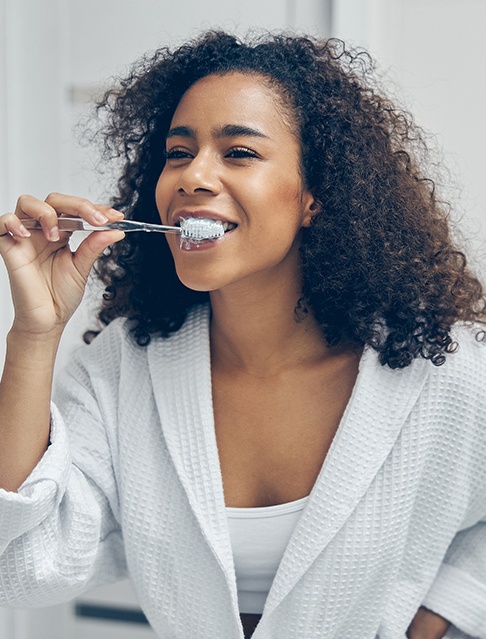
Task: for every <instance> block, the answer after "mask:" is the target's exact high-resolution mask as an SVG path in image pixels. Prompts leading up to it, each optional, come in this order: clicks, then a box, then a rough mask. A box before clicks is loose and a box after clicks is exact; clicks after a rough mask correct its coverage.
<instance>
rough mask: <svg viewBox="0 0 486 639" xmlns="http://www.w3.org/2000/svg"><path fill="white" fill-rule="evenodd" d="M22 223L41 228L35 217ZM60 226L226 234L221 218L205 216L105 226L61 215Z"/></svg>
mask: <svg viewBox="0 0 486 639" xmlns="http://www.w3.org/2000/svg"><path fill="white" fill-rule="evenodd" d="M22 224H23V225H24V226H25V228H27V229H40V228H41V225H40V222H39V220H34V219H33V218H25V219H22ZM58 228H59V230H60V231H107V230H119V231H124V232H125V233H130V232H132V231H145V232H146V233H172V234H175V235H180V236H181V239H185V240H189V241H193V242H200V241H203V240H213V239H216V238H218V237H222V236H223V235H224V227H223V223H222V222H221V221H219V220H209V219H204V218H187V219H183V218H181V225H180V226H164V225H163V224H149V223H147V222H137V221H135V220H121V221H117V222H109V223H108V224H104V225H103V226H93V225H92V224H89V223H88V222H86V221H85V220H83V219H82V218H80V217H60V218H58Z"/></svg>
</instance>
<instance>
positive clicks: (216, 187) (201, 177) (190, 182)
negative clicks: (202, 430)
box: [178, 152, 221, 195]
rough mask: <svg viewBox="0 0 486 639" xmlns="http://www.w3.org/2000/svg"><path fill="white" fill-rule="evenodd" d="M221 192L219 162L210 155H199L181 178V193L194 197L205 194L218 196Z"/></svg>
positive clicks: (179, 188) (185, 168)
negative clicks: (201, 193) (196, 194)
mask: <svg viewBox="0 0 486 639" xmlns="http://www.w3.org/2000/svg"><path fill="white" fill-rule="evenodd" d="M220 190H221V184H220V180H219V176H218V171H217V162H216V161H214V160H213V159H212V158H211V156H210V153H203V152H200V153H198V154H197V155H196V156H195V157H194V158H192V160H191V161H190V162H189V163H188V164H187V165H186V166H185V167H184V170H183V171H182V172H181V174H180V176H179V183H178V191H179V193H186V194H187V195H193V194H195V193H200V192H205V193H208V194H213V195H217V194H218V193H219V192H220Z"/></svg>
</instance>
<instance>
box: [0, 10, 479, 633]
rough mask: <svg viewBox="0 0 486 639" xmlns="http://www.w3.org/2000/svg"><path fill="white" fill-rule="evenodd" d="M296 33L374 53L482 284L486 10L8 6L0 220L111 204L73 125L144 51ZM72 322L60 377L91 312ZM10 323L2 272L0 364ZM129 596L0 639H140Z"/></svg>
mask: <svg viewBox="0 0 486 639" xmlns="http://www.w3.org/2000/svg"><path fill="white" fill-rule="evenodd" d="M215 27H220V28H224V29H227V30H229V31H231V32H233V33H236V34H237V35H244V34H246V33H247V32H248V30H250V29H253V30H261V29H267V30H272V29H286V30H292V31H297V32H300V33H308V34H311V35H318V36H323V37H331V36H337V37H340V38H343V39H344V40H346V41H348V42H351V43H352V44H355V45H360V46H364V47H365V48H366V49H368V50H369V51H370V52H371V53H372V55H373V56H374V58H375V59H376V61H377V63H378V67H379V69H380V70H381V72H382V73H383V74H385V80H384V82H385V84H386V85H387V86H388V87H389V89H390V91H391V93H392V94H394V95H396V96H397V98H398V99H399V101H400V102H401V103H402V104H404V105H405V106H406V107H407V108H408V109H410V110H411V111H412V112H413V113H414V114H415V116H416V120H417V122H418V123H419V124H420V125H422V126H423V127H424V128H425V129H426V130H427V131H429V132H430V133H431V135H432V138H431V142H432V144H433V145H434V146H435V147H436V148H437V150H438V152H439V154H440V155H441V157H442V159H443V161H444V164H445V165H446V166H447V167H448V169H449V177H448V178H447V181H446V184H445V185H444V186H445V189H446V193H445V195H446V196H447V197H448V199H449V200H450V201H453V202H454V204H455V210H454V217H455V218H457V219H458V220H459V228H460V229H461V232H462V234H463V235H464V237H465V238H466V240H467V242H468V244H469V246H470V250H471V252H472V255H473V259H474V261H475V263H476V265H477V270H479V271H480V272H481V273H482V275H483V277H484V274H485V273H486V193H485V186H484V185H485V183H486V163H485V161H484V157H483V154H484V149H485V148H486V118H485V117H484V105H485V104H486V83H485V81H484V66H485V64H486V40H485V38H484V30H485V28H486V1H485V0H265V1H264V2H262V1H261V0H209V1H206V2H204V1H203V0H177V2H169V0H83V2H79V1H75V0H0V212H1V213H6V212H9V211H13V210H14V208H15V202H16V199H17V197H18V196H19V195H20V194H22V193H30V194H32V195H34V196H36V197H39V198H42V199H44V198H45V197H46V196H47V194H48V193H49V192H51V191H58V192H63V193H70V194H75V195H80V196H83V197H88V198H90V199H92V200H93V201H103V197H105V198H106V196H107V194H108V195H109V189H110V184H111V182H110V180H109V176H108V175H107V174H104V173H102V172H100V171H99V170H97V169H96V168H95V164H96V155H95V150H94V149H89V148H86V147H85V146H81V145H80V144H79V142H78V141H77V136H76V135H75V134H74V127H75V125H76V123H77V122H79V120H80V119H81V118H82V117H83V115H84V114H85V113H86V111H87V109H89V106H90V101H92V99H93V97H94V96H97V95H99V94H100V93H101V92H102V90H103V89H104V88H106V87H107V86H109V84H110V77H113V76H115V75H120V74H121V75H123V74H124V72H125V71H126V69H127V67H128V65H129V64H130V63H131V62H133V61H134V60H135V59H137V58H139V57H140V56H141V55H142V54H143V53H145V52H147V51H151V50H154V49H155V48H157V47H159V46H161V45H166V44H169V45H176V44H178V43H180V42H182V41H183V40H185V39H186V38H188V37H191V36H194V35H196V34H198V33H199V32H200V31H201V30H204V29H208V28H215ZM92 304H93V303H92V301H91V300H90V299H87V300H86V301H85V303H84V304H83V305H82V306H81V308H80V309H79V311H78V312H77V313H76V315H75V317H74V318H73V320H72V322H71V324H70V326H69V328H68V330H67V331H66V334H65V336H64V338H63V343H62V346H61V350H60V356H59V362H58V369H59V370H60V369H61V368H62V366H63V364H64V363H65V362H66V360H67V359H68V357H69V354H70V353H71V352H72V349H73V348H76V346H78V345H79V344H80V343H81V335H82V332H83V330H84V329H85V328H86V327H87V326H89V318H90V316H91V315H92V312H93V306H92ZM11 320H12V309H11V303H10V294H9V289H8V282H7V277H6V274H5V271H4V269H3V265H0V363H1V362H3V358H4V353H5V351H4V341H5V339H4V338H5V335H6V333H7V331H8V329H9V326H10V323H11ZM154 636H155V635H154V634H153V633H152V632H151V630H150V629H149V627H148V626H147V625H146V624H145V623H144V618H143V615H141V613H140V611H139V609H138V607H137V602H136V599H135V597H134V596H133V594H132V591H131V588H130V584H129V583H128V582H124V583H122V584H117V585H116V586H110V587H105V588H101V589H97V590H96V591H93V592H91V593H87V594H86V595H85V596H83V597H82V598H80V599H79V600H77V601H75V602H71V603H69V604H65V605H62V606H56V607H54V608H49V609H41V610H33V611H24V610H7V609H0V639H111V638H113V639H115V637H116V639H125V638H126V639H128V638H130V639H143V638H149V637H154Z"/></svg>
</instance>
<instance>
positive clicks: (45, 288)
mask: <svg viewBox="0 0 486 639" xmlns="http://www.w3.org/2000/svg"><path fill="white" fill-rule="evenodd" d="M100 208H102V209H103V213H101V212H100V211H98V210H97V209H96V208H95V206H94V205H93V204H91V203H90V202H88V201H86V200H82V199H81V198H74V197H69V196H62V195H57V194H53V195H51V196H49V198H48V199H47V200H46V201H45V202H41V201H40V200H36V199H35V198H33V197H30V196H23V197H21V198H20V199H19V201H18V203H17V208H16V211H15V214H7V215H4V216H3V217H0V253H1V255H2V257H3V259H4V261H5V264H6V266H7V271H8V274H9V279H10V284H11V289H12V299H13V303H14V310H15V315H14V323H13V326H12V329H11V331H10V333H9V335H8V339H7V355H6V360H5V367H4V372H3V376H2V380H1V383H0V416H1V418H0V487H2V488H4V489H6V490H8V491H16V490H18V488H19V486H20V485H21V484H22V482H23V481H24V480H25V479H26V477H27V476H28V475H29V473H30V472H31V471H32V469H33V468H34V467H35V466H36V464H37V463H38V462H39V460H40V459H41V457H42V455H43V454H44V452H45V450H46V448H47V446H48V442H49V428H50V421H49V419H50V418H49V405H50V398H51V384H52V375H53V368H54V362H55V357H56V352H57V348H58V344H59V340H60V337H61V335H62V332H63V330H64V327H65V325H66V323H67V321H68V320H69V318H70V317H71V315H72V314H73V312H74V311H75V309H76V307H77V306H78V304H79V302H80V301H81V298H82V295H83V292H84V287H85V284H86V280H87V277H88V273H89V271H90V269H91V267H92V265H93V263H94V261H95V260H96V259H97V257H99V255H100V254H101V253H102V252H103V250H104V249H105V248H106V247H107V246H108V245H109V244H111V243H112V242H114V241H117V240H119V239H121V238H122V237H123V234H122V233H120V232H119V231H109V232H106V233H94V234H92V235H90V236H89V237H88V238H86V239H85V240H84V241H83V242H82V243H81V245H80V246H79V248H78V250H77V251H76V252H74V253H73V252H71V250H70V248H69V244H68V240H69V236H68V235H67V234H63V236H62V237H61V236H60V235H59V231H58V230H57V223H56V220H57V215H58V213H60V212H62V213H67V214H70V215H79V216H81V217H83V218H84V219H86V220H88V221H89V222H90V223H93V224H98V225H100V224H102V223H103V221H106V220H107V219H108V218H110V219H117V218H118V219H119V217H120V215H121V214H119V213H117V212H115V211H112V210H111V209H109V208H108V207H98V209H100ZM100 215H101V217H100ZM103 215H104V216H105V217H103ZM22 217H33V218H36V219H39V220H41V222H42V228H43V232H41V231H37V232H33V233H29V232H28V231H27V230H26V229H25V227H23V225H22V224H21V218H22Z"/></svg>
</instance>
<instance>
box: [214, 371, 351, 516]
mask: <svg viewBox="0 0 486 639" xmlns="http://www.w3.org/2000/svg"><path fill="white" fill-rule="evenodd" d="M356 376H357V363H356V361H355V360H354V359H349V360H346V361H343V362H340V364H339V365H338V366H334V367H332V368H326V369H322V368H320V367H316V368H313V369H310V370H306V371H294V372H288V373H287V374H284V375H279V376H276V377H270V378H257V377H251V376H245V375H239V374H238V375H233V376H228V375H219V374H218V372H217V371H214V372H213V405H214V419H215V432H216V440H217V446H218V454H219V459H220V465H221V471H222V477H223V487H224V493H225V502H226V505H227V506H236V507H256V506H267V505H273V504H278V503H285V502H289V501H294V500H296V499H300V498H302V497H305V496H307V495H308V494H309V493H310V492H311V490H312V487H313V485H314V483H315V481H316V479H317V476H318V474H319V472H320V470H321V467H322V464H323V462H324V459H325V457H326V455H327V452H328V450H329V448H330V446H331V443H332V440H333V438H334V435H335V434H336V431H337V429H338V427H339V424H340V422H341V419H342V416H343V414H344V412H345V409H346V406H347V404H348V401H349V399H350V396H351V393H352V389H353V385H354V382H355V380H356Z"/></svg>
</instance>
